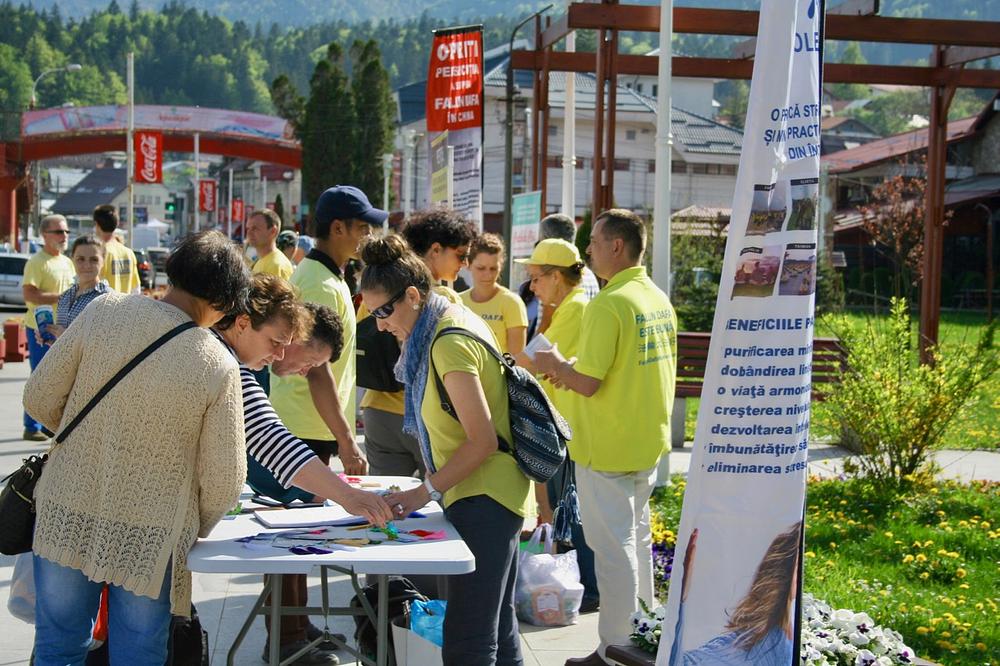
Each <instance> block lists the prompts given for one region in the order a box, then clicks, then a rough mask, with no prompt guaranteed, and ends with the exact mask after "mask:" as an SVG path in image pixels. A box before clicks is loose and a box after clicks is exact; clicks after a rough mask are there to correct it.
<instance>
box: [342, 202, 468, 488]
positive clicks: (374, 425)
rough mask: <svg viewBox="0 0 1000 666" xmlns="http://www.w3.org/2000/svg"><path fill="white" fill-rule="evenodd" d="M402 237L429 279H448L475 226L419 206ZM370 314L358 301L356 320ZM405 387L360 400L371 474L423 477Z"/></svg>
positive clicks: (447, 293) (461, 261)
mask: <svg viewBox="0 0 1000 666" xmlns="http://www.w3.org/2000/svg"><path fill="white" fill-rule="evenodd" d="M402 234H403V238H405V239H406V242H407V243H408V244H409V245H410V247H411V248H413V249H414V251H415V252H416V253H417V255H418V256H420V258H421V259H423V262H424V264H425V265H426V266H427V269H428V270H429V271H430V273H431V278H432V279H433V282H432V284H435V285H440V283H441V282H442V281H445V282H448V283H451V282H454V281H455V278H456V277H458V271H459V270H460V269H461V268H462V267H463V266H465V263H466V260H467V257H468V254H469V243H470V242H471V241H472V239H473V238H474V237H475V235H476V233H475V230H474V229H473V228H472V225H470V224H469V222H468V221H467V220H466V219H465V218H464V217H462V216H461V215H459V214H458V213H456V212H454V211H452V210H449V209H447V208H434V209H431V210H424V211H418V212H416V213H414V214H413V215H411V216H410V217H409V218H408V219H407V221H406V226H405V227H404V228H403V231H402ZM435 291H436V292H437V293H439V294H441V295H442V296H444V297H445V298H447V299H448V300H450V301H451V302H453V303H458V302H460V299H459V297H458V294H456V293H455V292H454V291H452V290H451V289H449V288H448V287H445V286H443V285H441V286H438V287H435ZM367 316H369V315H368V309H367V308H366V307H365V306H364V305H362V306H361V309H360V310H359V311H358V321H359V322H360V321H361V320H362V319H364V318H365V317H367ZM403 399H404V393H403V391H393V392H389V391H374V390H366V391H365V395H364V398H362V399H361V418H362V420H363V421H364V425H365V453H367V454H368V464H369V467H370V470H371V473H372V474H377V475H386V476H412V475H414V474H416V476H418V477H423V476H424V471H425V469H424V462H423V460H422V458H421V455H420V449H419V448H418V447H417V442H416V440H414V439H413V437H411V436H410V435H407V434H406V433H405V432H403Z"/></svg>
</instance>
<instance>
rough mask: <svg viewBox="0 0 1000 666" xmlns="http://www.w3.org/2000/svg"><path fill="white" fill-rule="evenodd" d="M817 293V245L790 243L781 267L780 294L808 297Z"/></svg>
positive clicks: (786, 248)
mask: <svg viewBox="0 0 1000 666" xmlns="http://www.w3.org/2000/svg"><path fill="white" fill-rule="evenodd" d="M815 291H816V243H789V244H788V245H786V246H785V260H784V262H782V267H781V280H780V284H779V286H778V294H780V295H781V296H808V295H809V294H811V293H813V292H815Z"/></svg>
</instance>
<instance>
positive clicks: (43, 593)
mask: <svg viewBox="0 0 1000 666" xmlns="http://www.w3.org/2000/svg"><path fill="white" fill-rule="evenodd" d="M34 564H35V591H36V594H37V599H36V601H35V666H80V665H82V664H83V663H84V662H85V661H86V659H87V646H88V645H89V644H90V633H91V629H92V627H93V624H94V620H95V619H96V618H97V611H98V608H99V607H100V602H101V589H102V588H103V587H104V583H99V582H95V581H92V580H89V579H88V578H87V576H86V575H84V573H83V572H82V571H80V570H78V569H73V568H70V567H64V566H62V565H59V564H56V563H54V562H51V561H49V560H46V559H45V558H42V557H39V556H38V555H35V556H34ZM170 567H171V565H170V564H168V565H167V575H165V576H164V577H163V585H162V586H161V587H160V596H159V597H158V598H157V599H150V598H149V597H143V596H139V595H137V594H132V593H131V592H127V591H125V590H124V589H122V588H120V587H118V586H116V585H111V586H110V590H109V594H108V645H109V648H110V655H109V656H110V658H111V663H112V664H129V665H130V666H163V664H164V663H165V662H166V660H167V638H168V636H169V633H170V574H169V572H170Z"/></svg>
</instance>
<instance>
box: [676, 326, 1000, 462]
mask: <svg viewBox="0 0 1000 666" xmlns="http://www.w3.org/2000/svg"><path fill="white" fill-rule="evenodd" d="M846 317H847V320H848V322H849V323H850V325H851V326H852V327H854V328H856V329H860V328H861V327H863V326H864V325H865V323H866V321H867V316H866V315H864V314H859V313H848V314H847V315H846ZM914 326H916V319H915V320H914ZM985 326H986V315H985V314H983V313H969V312H945V313H942V314H941V324H940V344H941V346H942V347H943V349H944V351H945V353H947V352H948V350H949V349H955V348H956V346H959V345H967V346H969V347H973V346H974V345H975V344H976V342H977V341H978V339H979V334H980V332H981V331H982V330H983V329H984V328H985ZM816 335H817V336H819V337H833V331H832V330H831V329H830V326H829V324H828V321H827V320H823V319H821V320H820V321H819V323H818V324H817V326H816ZM914 339H916V331H914ZM993 345H994V349H995V350H996V353H998V354H1000V334H998V335H997V337H996V339H995V340H994V343H993ZM698 403H699V400H698V399H697V398H689V399H688V400H687V420H686V421H685V438H686V439H687V440H688V441H691V440H693V439H694V431H695V425H696V423H697V420H698ZM812 413H813V419H812V423H811V434H812V437H813V438H820V437H828V436H832V435H833V434H834V433H836V432H837V429H836V428H834V427H832V424H830V423H829V422H828V420H827V419H826V418H825V417H826V412H825V410H824V407H823V403H821V402H815V403H813V411H812ZM997 414H1000V373H998V374H996V375H994V376H993V377H992V379H990V381H989V382H987V383H986V384H984V385H983V386H981V387H980V389H979V391H978V392H977V394H976V397H975V399H974V401H973V402H972V403H971V404H970V405H969V407H968V408H967V410H966V411H965V413H964V415H961V416H960V417H959V418H958V419H956V421H955V422H954V423H952V425H951V427H950V428H949V429H948V432H947V433H946V434H945V436H944V440H943V441H944V447H945V448H949V449H988V450H996V449H1000V418H998V417H997Z"/></svg>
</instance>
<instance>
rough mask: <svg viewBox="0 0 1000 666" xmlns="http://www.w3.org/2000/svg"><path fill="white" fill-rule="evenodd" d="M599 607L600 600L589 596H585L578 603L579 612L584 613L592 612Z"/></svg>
mask: <svg viewBox="0 0 1000 666" xmlns="http://www.w3.org/2000/svg"><path fill="white" fill-rule="evenodd" d="M600 609H601V600H600V599H594V598H593V597H591V598H589V599H588V598H585V599H584V600H583V603H581V604H580V614H581V615H585V614H586V613H594V612H596V611H598V610H600Z"/></svg>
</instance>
